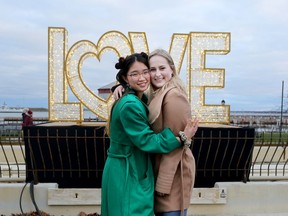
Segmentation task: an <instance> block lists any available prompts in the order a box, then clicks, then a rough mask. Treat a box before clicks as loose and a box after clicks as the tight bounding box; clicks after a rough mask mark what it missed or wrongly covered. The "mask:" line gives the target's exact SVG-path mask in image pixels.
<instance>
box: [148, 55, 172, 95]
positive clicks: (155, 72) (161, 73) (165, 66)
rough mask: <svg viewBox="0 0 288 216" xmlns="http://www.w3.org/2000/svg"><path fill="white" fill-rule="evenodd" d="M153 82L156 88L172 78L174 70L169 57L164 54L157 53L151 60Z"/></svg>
mask: <svg viewBox="0 0 288 216" xmlns="http://www.w3.org/2000/svg"><path fill="white" fill-rule="evenodd" d="M149 64H150V76H151V80H150V81H151V84H152V87H153V89H154V90H157V89H159V88H161V87H162V86H164V85H165V83H166V82H168V81H169V80H170V79H171V78H172V74H173V70H172V68H171V66H170V65H169V63H168V61H167V59H165V58H164V57H162V56H159V55H155V56H152V57H151V58H150V60H149Z"/></svg>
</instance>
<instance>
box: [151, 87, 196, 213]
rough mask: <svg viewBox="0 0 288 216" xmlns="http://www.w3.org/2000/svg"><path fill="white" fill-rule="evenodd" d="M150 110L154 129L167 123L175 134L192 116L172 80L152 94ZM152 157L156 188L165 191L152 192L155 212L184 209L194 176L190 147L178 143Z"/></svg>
mask: <svg viewBox="0 0 288 216" xmlns="http://www.w3.org/2000/svg"><path fill="white" fill-rule="evenodd" d="M149 110H150V113H149V121H150V123H151V125H152V128H153V130H154V131H155V132H160V131H162V130H163V128H165V127H169V128H170V129H171V130H172V131H173V133H174V134H175V135H176V136H178V133H179V131H180V130H184V128H185V125H186V122H187V119H188V118H191V107H190V104H189V101H188V99H187V96H186V95H185V94H184V93H183V92H181V91H180V90H179V89H178V88H177V87H174V86H171V84H170V86H168V87H167V88H166V89H165V90H164V91H162V92H158V93H157V94H156V95H155V97H154V98H153V100H152V101H151V103H150V104H149ZM154 159H155V161H154V172H155V180H156V184H155V191H157V192H161V193H165V194H168V196H165V197H160V196H157V195H156V193H155V212H156V213H159V212H168V211H176V210H183V209H187V208H188V207H189V204H190V198H191V194H192V189H193V186H194V180H195V160H194V157H193V155H192V152H191V150H190V149H189V148H185V147H180V148H178V149H176V150H174V151H172V152H170V153H167V154H157V155H155V158H154Z"/></svg>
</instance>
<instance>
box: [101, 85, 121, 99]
mask: <svg viewBox="0 0 288 216" xmlns="http://www.w3.org/2000/svg"><path fill="white" fill-rule="evenodd" d="M116 83H117V81H114V82H111V83H109V84H107V85H105V86H102V87H101V88H98V96H99V97H101V98H103V99H105V100H106V99H107V98H108V97H109V95H110V94H111V88H112V87H113V86H114V85H116Z"/></svg>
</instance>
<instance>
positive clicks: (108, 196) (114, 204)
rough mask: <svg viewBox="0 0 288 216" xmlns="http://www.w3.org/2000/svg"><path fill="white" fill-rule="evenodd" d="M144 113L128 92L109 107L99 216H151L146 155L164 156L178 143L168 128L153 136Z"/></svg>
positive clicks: (142, 105) (151, 195)
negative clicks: (107, 139) (105, 158)
mask: <svg viewBox="0 0 288 216" xmlns="http://www.w3.org/2000/svg"><path fill="white" fill-rule="evenodd" d="M148 113H149V111H148V107H147V106H146V104H145V103H144V102H143V101H141V100H140V99H139V98H138V97H137V96H136V95H135V93H134V92H132V91H131V90H130V92H128V93H127V94H125V95H124V96H123V97H122V98H121V99H120V100H119V101H118V102H117V103H116V104H115V106H114V107H113V111H112V115H111V123H110V147H109V149H108V158H107V160H106V163H105V167H104V171H103V177H102V201H101V216H129V215H130V216H140V215H141V216H150V215H151V216H153V215H154V212H153V211H154V200H153V199H154V176H153V168H152V164H151V161H150V156H149V153H167V152H170V151H172V150H174V149H176V148H178V147H179V146H180V145H181V144H180V143H179V142H178V141H177V139H176V138H175V136H174V134H173V133H172V131H171V130H170V129H168V128H166V129H164V130H163V131H162V132H161V133H159V134H155V133H154V132H153V131H152V130H151V128H150V125H149V122H148ZM168 143H169V145H168Z"/></svg>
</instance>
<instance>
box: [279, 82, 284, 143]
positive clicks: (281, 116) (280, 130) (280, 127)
mask: <svg viewBox="0 0 288 216" xmlns="http://www.w3.org/2000/svg"><path fill="white" fill-rule="evenodd" d="M283 97H284V80H283V81H282V96H281V114H280V126H279V132H280V138H281V132H282V118H283Z"/></svg>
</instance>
